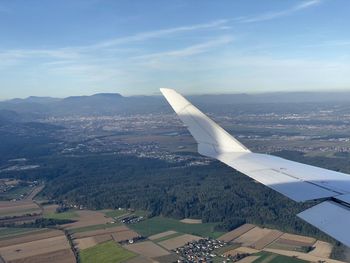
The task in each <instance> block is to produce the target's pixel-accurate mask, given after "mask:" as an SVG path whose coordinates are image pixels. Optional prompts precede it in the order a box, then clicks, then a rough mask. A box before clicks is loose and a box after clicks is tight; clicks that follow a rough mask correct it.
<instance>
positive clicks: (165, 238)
mask: <svg viewBox="0 0 350 263" xmlns="http://www.w3.org/2000/svg"><path fill="white" fill-rule="evenodd" d="M182 235H183V233H174V234H171V235H168V236H165V237H161V238H158V239H155V240H153V242H156V243H159V242H162V241H165V240H168V239H171V238H174V237H179V236H182Z"/></svg>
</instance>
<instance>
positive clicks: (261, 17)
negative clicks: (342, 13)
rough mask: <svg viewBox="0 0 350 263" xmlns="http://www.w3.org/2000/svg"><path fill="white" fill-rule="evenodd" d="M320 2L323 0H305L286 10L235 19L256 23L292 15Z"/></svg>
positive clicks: (241, 21) (240, 21)
mask: <svg viewBox="0 0 350 263" xmlns="http://www.w3.org/2000/svg"><path fill="white" fill-rule="evenodd" d="M320 3H321V0H309V1H303V2H302V3H300V4H298V5H295V6H293V7H291V8H289V9H286V10H280V11H274V12H268V13H264V14H259V15H256V16H243V17H239V18H237V19H235V21H236V22H238V23H255V22H262V21H267V20H272V19H275V18H279V17H284V16H288V15H291V14H293V13H295V12H297V11H300V10H303V9H307V8H310V7H312V6H316V5H318V4H320Z"/></svg>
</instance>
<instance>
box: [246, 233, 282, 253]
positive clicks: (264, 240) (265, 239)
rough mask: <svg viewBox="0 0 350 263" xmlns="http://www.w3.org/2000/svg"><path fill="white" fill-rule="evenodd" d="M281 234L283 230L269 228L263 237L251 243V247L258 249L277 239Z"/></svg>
mask: <svg viewBox="0 0 350 263" xmlns="http://www.w3.org/2000/svg"><path fill="white" fill-rule="evenodd" d="M282 235H283V232H281V231H278V230H271V232H270V233H268V234H267V235H265V236H264V237H263V238H260V239H259V240H258V241H256V242H255V243H254V244H252V247H253V248H255V249H258V250H261V249H263V248H265V247H266V246H268V245H269V244H271V243H272V242H273V241H275V240H276V239H278V238H279V237H280V236H282Z"/></svg>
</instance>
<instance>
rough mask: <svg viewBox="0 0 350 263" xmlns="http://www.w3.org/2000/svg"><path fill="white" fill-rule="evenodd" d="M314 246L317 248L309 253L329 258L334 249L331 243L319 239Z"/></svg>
mask: <svg viewBox="0 0 350 263" xmlns="http://www.w3.org/2000/svg"><path fill="white" fill-rule="evenodd" d="M314 247H315V248H314V249H313V250H312V251H311V252H310V253H309V254H310V255H313V256H317V257H322V258H329V257H330V256H331V253H332V249H333V246H332V245H331V244H329V243H327V242H323V241H320V240H318V241H316V243H315V244H314Z"/></svg>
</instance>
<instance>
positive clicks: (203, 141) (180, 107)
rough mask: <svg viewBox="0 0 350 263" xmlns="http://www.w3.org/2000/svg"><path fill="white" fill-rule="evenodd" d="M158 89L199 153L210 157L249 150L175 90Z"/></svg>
mask: <svg viewBox="0 0 350 263" xmlns="http://www.w3.org/2000/svg"><path fill="white" fill-rule="evenodd" d="M160 91H161V92H162V94H163V95H164V97H165V98H166V99H167V101H168V102H169V104H170V105H171V107H172V108H173V109H174V111H175V112H176V114H177V115H178V116H179V117H180V119H181V120H182V122H183V123H184V124H185V125H186V126H187V128H188V130H189V131H190V133H191V134H192V136H193V137H194V139H195V140H196V141H197V143H198V152H199V153H200V154H203V155H206V156H211V157H212V156H213V155H217V154H219V153H225V152H239V153H244V152H250V151H249V150H248V149H247V148H246V147H245V146H244V145H243V144H241V143H240V142H239V141H237V140H236V139H235V138H234V137H232V136H231V135H230V134H229V133H228V132H226V131H225V130H224V129H223V128H221V127H220V126H219V125H218V124H216V123H215V122H214V121H212V120H211V119H210V118H208V117H207V116H206V115H205V114H204V113H202V112H201V111H200V110H198V109H197V108H196V107H194V106H193V105H192V104H191V103H190V102H189V101H188V100H186V99H185V98H184V97H183V96H181V95H180V94H179V93H177V92H176V91H175V90H172V89H160Z"/></svg>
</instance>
